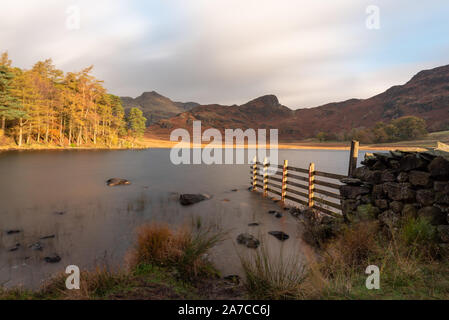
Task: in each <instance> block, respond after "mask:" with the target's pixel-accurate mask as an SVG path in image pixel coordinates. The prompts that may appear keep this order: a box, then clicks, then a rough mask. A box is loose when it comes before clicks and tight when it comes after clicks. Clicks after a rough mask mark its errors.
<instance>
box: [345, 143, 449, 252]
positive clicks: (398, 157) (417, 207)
mask: <svg viewBox="0 0 449 320" xmlns="http://www.w3.org/2000/svg"><path fill="white" fill-rule="evenodd" d="M362 164H363V166H362V167H360V168H357V170H356V172H355V175H354V177H353V178H347V179H343V180H342V182H343V183H344V185H342V186H341V188H340V194H341V196H342V207H343V215H344V218H345V220H346V221H347V222H352V221H360V220H367V219H378V220H380V221H381V222H383V223H386V224H389V225H393V226H394V225H395V224H397V223H399V221H400V220H401V217H423V218H426V219H428V220H429V221H430V222H431V223H432V224H433V225H434V226H436V227H437V228H438V232H439V236H440V239H441V241H442V242H445V243H449V154H445V153H438V152H434V151H432V152H430V151H429V152H423V153H417V152H389V153H375V154H374V155H372V156H368V157H366V158H365V160H364V161H363V162H362Z"/></svg>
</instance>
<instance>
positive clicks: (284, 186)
mask: <svg viewBox="0 0 449 320" xmlns="http://www.w3.org/2000/svg"><path fill="white" fill-rule="evenodd" d="M287 177H288V160H285V161H284V170H283V171H282V202H285V196H286V195H287Z"/></svg>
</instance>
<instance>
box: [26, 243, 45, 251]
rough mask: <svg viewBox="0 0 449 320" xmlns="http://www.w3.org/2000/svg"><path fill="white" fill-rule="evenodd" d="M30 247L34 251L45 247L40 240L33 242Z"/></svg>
mask: <svg viewBox="0 0 449 320" xmlns="http://www.w3.org/2000/svg"><path fill="white" fill-rule="evenodd" d="M28 248H30V249H31V250H34V251H42V249H43V247H42V244H41V243H40V242H36V243H33V244H31V245H29V246H28Z"/></svg>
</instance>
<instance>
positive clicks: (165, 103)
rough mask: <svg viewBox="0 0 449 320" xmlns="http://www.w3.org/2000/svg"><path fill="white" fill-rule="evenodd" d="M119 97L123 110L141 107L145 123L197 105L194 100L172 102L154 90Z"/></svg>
mask: <svg viewBox="0 0 449 320" xmlns="http://www.w3.org/2000/svg"><path fill="white" fill-rule="evenodd" d="M120 99H121V100H122V104H123V107H124V108H125V111H129V110H130V109H131V108H134V107H135V108H139V109H141V110H142V111H143V114H144V116H145V118H147V120H148V121H147V125H150V124H153V123H156V122H157V121H159V120H161V119H167V118H171V117H174V116H176V115H178V114H180V113H182V112H185V111H188V110H191V109H192V108H194V107H196V106H198V105H199V104H198V103H195V102H186V103H184V102H173V101H172V100H170V99H169V98H167V97H164V96H163V95H160V94H159V93H157V92H155V91H151V92H144V93H143V94H142V95H141V96H139V97H137V98H135V99H134V98H131V97H121V98H120Z"/></svg>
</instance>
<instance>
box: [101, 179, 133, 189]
mask: <svg viewBox="0 0 449 320" xmlns="http://www.w3.org/2000/svg"><path fill="white" fill-rule="evenodd" d="M106 184H107V185H108V187H115V186H125V185H130V184H131V182H129V181H128V180H126V179H118V178H112V179H109V180H108V181H106Z"/></svg>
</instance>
